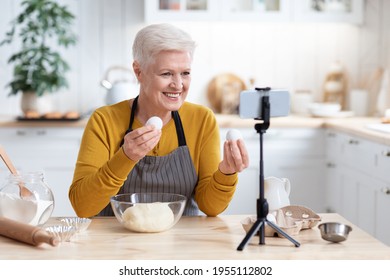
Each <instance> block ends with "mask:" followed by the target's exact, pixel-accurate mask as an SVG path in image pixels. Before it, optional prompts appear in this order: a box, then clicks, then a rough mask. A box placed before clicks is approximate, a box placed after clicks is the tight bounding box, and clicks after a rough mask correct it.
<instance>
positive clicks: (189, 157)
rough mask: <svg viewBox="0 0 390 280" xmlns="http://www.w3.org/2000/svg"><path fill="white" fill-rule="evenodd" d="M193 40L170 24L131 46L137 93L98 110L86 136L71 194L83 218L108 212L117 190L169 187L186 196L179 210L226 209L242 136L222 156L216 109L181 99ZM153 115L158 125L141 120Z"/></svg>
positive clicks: (143, 33)
mask: <svg viewBox="0 0 390 280" xmlns="http://www.w3.org/2000/svg"><path fill="white" fill-rule="evenodd" d="M194 50H195V42H194V41H193V40H192V39H191V37H190V36H189V35H188V34H187V33H186V32H184V31H182V30H181V29H178V28H176V27H174V26H173V25H170V24H153V25H149V26H147V27H145V28H143V29H141V30H140V31H139V32H138V33H137V35H136V38H135V41H134V44H133V58H134V61H133V69H134V73H135V75H136V77H137V80H138V82H139V84H140V89H139V94H138V96H137V97H136V98H135V99H131V100H126V101H122V102H119V103H117V104H114V105H110V106H103V107H101V108H98V109H97V110H95V111H94V112H93V114H92V115H91V117H90V119H89V121H88V123H87V125H86V127H85V131H84V134H83V138H82V142H81V146H80V151H79V154H78V159H77V163H76V168H75V172H74V177H73V182H72V184H71V186H70V189H69V199H70V201H71V203H72V206H73V208H74V210H75V212H76V214H77V215H78V216H80V217H91V216H95V215H101V216H111V215H113V211H112V209H111V206H110V198H111V197H112V196H114V195H116V194H119V193H135V192H137V193H143V192H169V193H177V194H182V195H185V196H186V197H187V205H186V208H185V210H184V215H198V214H200V213H199V210H200V211H202V212H203V213H204V214H206V215H208V216H216V215H218V214H220V213H221V212H223V211H224V210H225V209H226V207H227V206H228V204H229V202H230V201H231V199H232V197H233V194H234V192H235V189H236V185H237V182H238V175H237V172H241V171H242V170H244V169H245V168H246V167H248V164H249V159H248V153H247V150H246V148H245V144H244V142H243V141H242V140H238V141H226V142H225V143H224V149H223V157H222V160H221V155H220V137H219V129H218V125H217V122H216V119H215V116H214V114H213V112H212V111H211V110H210V109H209V108H207V107H204V106H201V105H197V104H192V103H189V102H187V101H185V99H186V97H187V94H188V90H189V87H190V83H191V64H192V58H193V55H194ZM152 116H158V117H160V118H161V120H162V121H163V127H162V129H159V128H156V127H155V126H153V125H145V123H146V122H147V120H148V119H149V118H150V117H152Z"/></svg>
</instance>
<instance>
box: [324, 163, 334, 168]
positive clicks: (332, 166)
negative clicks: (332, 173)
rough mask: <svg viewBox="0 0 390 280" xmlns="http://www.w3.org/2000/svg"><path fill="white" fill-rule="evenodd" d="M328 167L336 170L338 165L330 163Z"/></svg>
mask: <svg viewBox="0 0 390 280" xmlns="http://www.w3.org/2000/svg"><path fill="white" fill-rule="evenodd" d="M326 167H329V168H335V167H336V164H334V163H333V162H328V163H327V164H326Z"/></svg>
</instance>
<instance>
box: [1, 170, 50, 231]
mask: <svg viewBox="0 0 390 280" xmlns="http://www.w3.org/2000/svg"><path fill="white" fill-rule="evenodd" d="M20 184H23V185H24V186H25V187H26V188H28V189H29V190H30V191H31V192H32V193H33V197H28V198H22V197H21V196H20V187H19V186H20ZM53 210H54V196H53V193H52V191H51V189H50V187H49V186H48V185H47V183H46V182H45V180H44V176H43V172H27V173H19V174H17V175H14V174H10V175H9V177H8V180H7V181H6V182H5V183H4V184H3V185H2V186H1V187H0V216H2V217H5V218H8V219H12V220H16V221H19V222H22V223H26V224H30V225H33V226H37V225H43V224H44V223H45V222H46V221H47V220H48V219H49V218H50V216H51V214H52V212H53Z"/></svg>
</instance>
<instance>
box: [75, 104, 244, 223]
mask: <svg viewBox="0 0 390 280" xmlns="http://www.w3.org/2000/svg"><path fill="white" fill-rule="evenodd" d="M130 112H131V108H130V106H129V102H128V101H127V100H126V101H123V102H120V103H117V104H114V105H111V106H104V107H101V108H99V109H97V110H96V111H95V112H94V113H93V114H92V115H91V117H90V119H89V120H88V123H87V125H86V127H85V130H84V134H83V138H82V141H81V146H80V151H79V154H78V158H77V163H76V168H75V172H74V177H73V182H72V185H71V186H70V189H69V199H70V202H71V203H72V206H73V208H74V210H75V212H76V214H77V215H78V216H80V217H91V216H94V215H97V214H98V213H99V212H100V211H101V210H102V209H103V208H104V207H106V206H107V204H109V202H110V197H111V196H114V195H116V194H117V193H118V191H119V189H120V188H121V186H122V185H123V183H124V181H125V180H126V178H127V175H128V174H129V173H130V171H131V170H132V169H133V167H134V166H135V165H136V164H137V162H135V161H132V160H131V159H129V158H128V157H127V156H126V155H125V153H124V152H123V150H122V148H121V147H120V144H121V141H122V139H123V136H124V134H125V132H126V130H127V129H128V126H129V119H130ZM179 114H180V118H181V121H182V124H183V129H184V133H185V137H186V141H187V146H188V148H189V151H190V155H191V158H192V161H193V163H194V167H195V170H196V173H197V175H198V184H197V186H196V189H195V200H196V202H197V203H198V206H199V209H200V210H201V211H202V212H203V213H205V214H206V215H208V216H216V215H218V214H220V213H221V212H222V211H224V210H225V209H226V207H227V206H228V204H229V202H230V201H231V199H232V197H233V194H234V192H235V189H236V185H237V181H238V176H237V174H236V173H235V174H232V175H225V174H223V173H221V172H220V171H219V170H218V164H219V162H220V161H221V155H220V153H221V151H220V137H219V129H218V125H217V122H216V119H215V116H214V114H213V112H212V111H211V110H210V109H208V108H206V107H204V106H200V105H196V104H192V103H189V102H185V103H184V104H183V106H182V107H181V108H180V110H179ZM141 126H142V124H141V123H140V122H139V120H138V119H137V118H135V120H134V123H133V129H135V128H139V127H141ZM177 147H178V140H177V133H176V127H175V123H174V120H173V119H171V120H170V121H169V123H167V124H166V125H165V126H164V127H163V128H162V136H161V138H160V141H159V143H158V144H157V146H156V147H155V149H153V150H152V151H151V152H150V153H149V155H155V156H164V155H167V154H169V153H170V152H172V151H173V150H175V149H176V148H177Z"/></svg>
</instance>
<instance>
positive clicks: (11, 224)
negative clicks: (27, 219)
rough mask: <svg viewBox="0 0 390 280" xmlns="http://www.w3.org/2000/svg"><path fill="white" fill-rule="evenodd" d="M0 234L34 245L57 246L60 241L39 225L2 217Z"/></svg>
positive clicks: (0, 218) (0, 219)
mask: <svg viewBox="0 0 390 280" xmlns="http://www.w3.org/2000/svg"><path fill="white" fill-rule="evenodd" d="M0 235H3V236H6V237H9V238H11V239H14V240H18V241H21V242H24V243H27V244H30V245H34V246H38V245H40V244H42V243H47V244H50V245H51V246H57V245H58V244H59V242H60V240H59V239H58V237H54V236H52V235H50V233H48V232H47V231H45V230H44V229H42V228H40V227H37V226H32V225H29V224H24V223H21V222H17V221H14V220H11V219H7V218H4V217H0Z"/></svg>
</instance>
